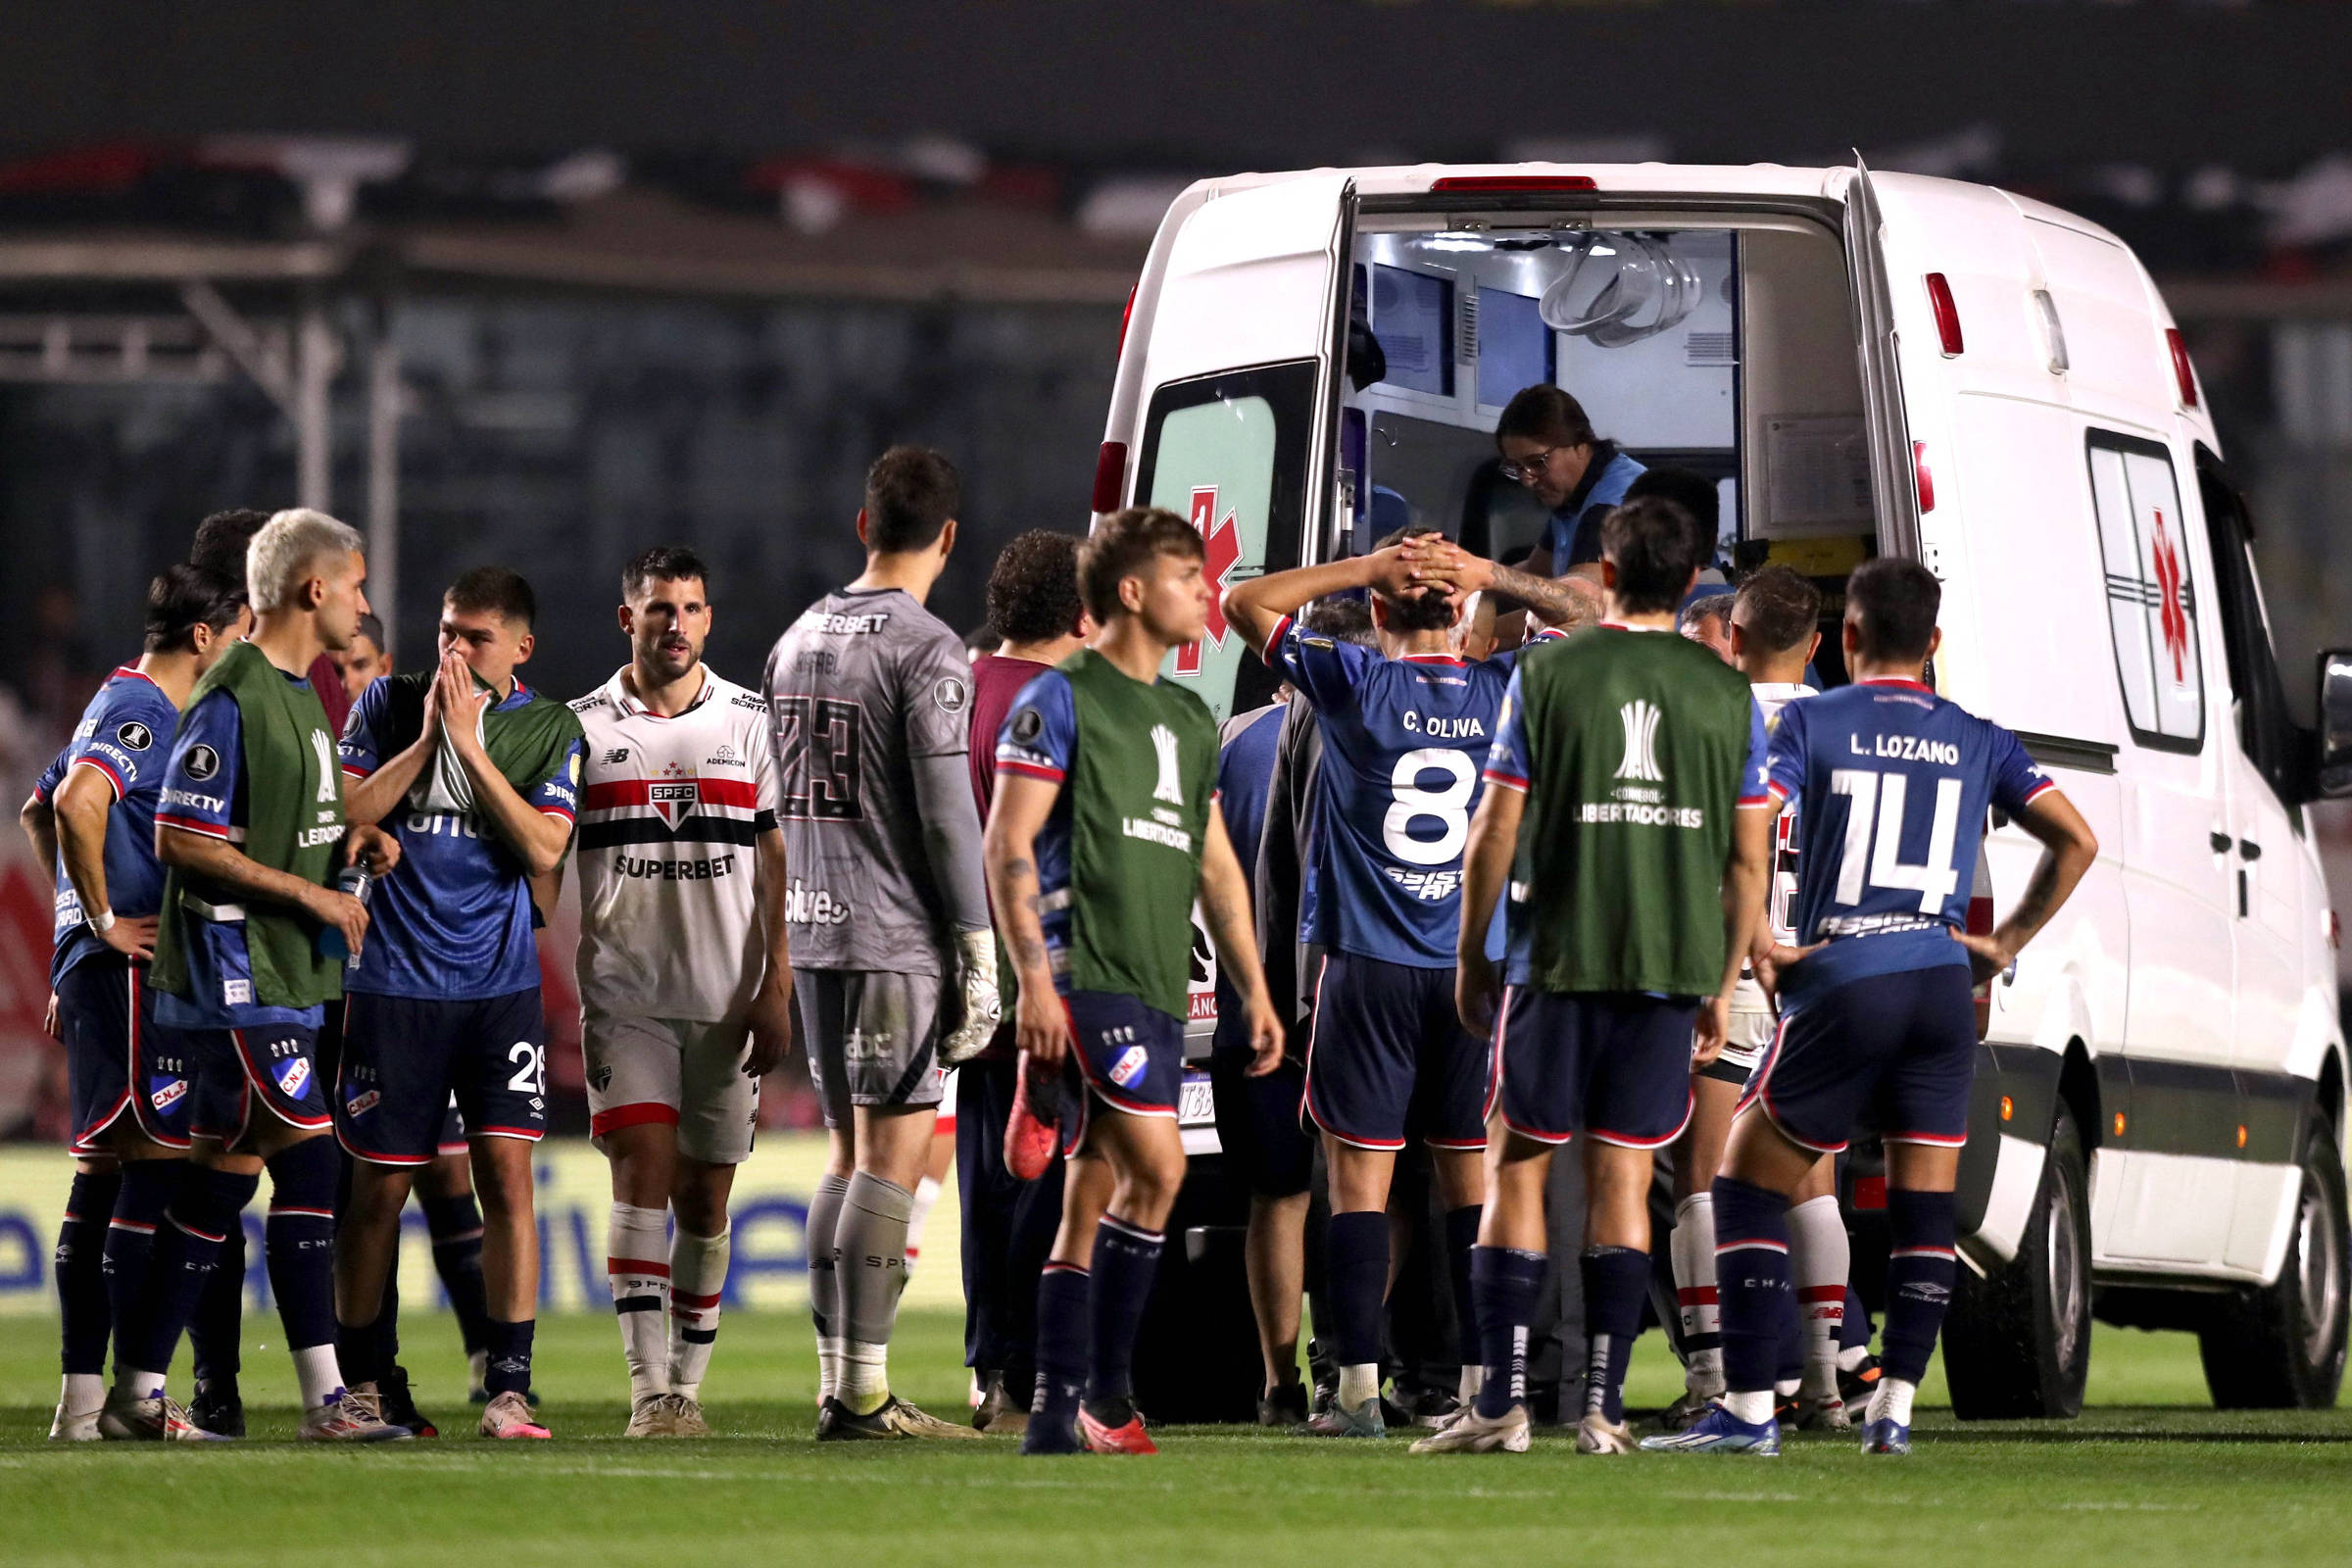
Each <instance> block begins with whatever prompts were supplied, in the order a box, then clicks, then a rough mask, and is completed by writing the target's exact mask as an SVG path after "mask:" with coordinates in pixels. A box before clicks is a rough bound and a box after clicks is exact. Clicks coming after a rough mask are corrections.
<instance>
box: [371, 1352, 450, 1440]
mask: <svg viewBox="0 0 2352 1568" xmlns="http://www.w3.org/2000/svg"><path fill="white" fill-rule="evenodd" d="M375 1397H376V1410H377V1412H378V1413H379V1414H381V1415H382V1416H383V1418H384V1419H385V1420H386V1421H389V1422H391V1423H392V1424H393V1425H394V1426H396V1427H407V1428H408V1429H409V1431H410V1432H411V1433H413V1434H415V1435H416V1436H417V1437H419V1438H437V1437H439V1436H440V1435H441V1429H440V1428H439V1427H437V1426H435V1425H433V1422H432V1418H431V1417H430V1416H428V1415H426V1414H425V1413H424V1412H423V1411H422V1410H419V1409H417V1400H416V1399H415V1397H412V1396H411V1395H410V1393H409V1370H408V1368H407V1367H404V1366H395V1367H393V1368H392V1369H391V1370H390V1371H388V1372H386V1373H385V1374H384V1377H383V1381H382V1382H380V1383H378V1384H377V1385H376V1386H375Z"/></svg>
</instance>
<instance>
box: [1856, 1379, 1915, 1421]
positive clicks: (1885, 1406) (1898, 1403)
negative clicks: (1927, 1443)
mask: <svg viewBox="0 0 2352 1568" xmlns="http://www.w3.org/2000/svg"><path fill="white" fill-rule="evenodd" d="M1917 1393H1919V1385H1918V1384H1916V1383H1905V1382H1904V1381H1903V1380H1902V1379H1901V1378H1881V1379H1879V1386H1878V1388H1877V1389H1876V1390H1875V1391H1874V1392H1873V1393H1872V1394H1871V1397H1870V1408H1869V1409H1868V1410H1867V1411H1866V1412H1865V1413H1864V1415H1863V1417H1862V1419H1863V1420H1864V1421H1865V1422H1870V1421H1891V1422H1893V1423H1894V1424H1895V1425H1896V1426H1898V1427H1907V1426H1909V1425H1910V1424H1911V1397H1912V1396H1913V1395H1915V1394H1917Z"/></svg>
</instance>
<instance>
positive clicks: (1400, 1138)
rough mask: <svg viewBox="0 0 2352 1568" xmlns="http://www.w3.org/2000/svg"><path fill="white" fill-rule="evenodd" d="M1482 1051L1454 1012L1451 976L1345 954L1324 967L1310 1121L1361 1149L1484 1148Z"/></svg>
mask: <svg viewBox="0 0 2352 1568" xmlns="http://www.w3.org/2000/svg"><path fill="white" fill-rule="evenodd" d="M1486 1099H1487V1048H1486V1046H1485V1045H1484V1044H1483V1043H1481V1042H1480V1040H1479V1038H1478V1037H1477V1036H1476V1035H1473V1034H1471V1033H1470V1032H1469V1031H1467V1030H1465V1029H1464V1028H1463V1027H1462V1024H1461V1019H1460V1017H1459V1016H1458V1015H1457V1014H1456V1013H1455V1012H1454V1005H1453V970H1452V969H1451V968H1445V969H1423V968H1416V967H1414V966H1412V965H1410V964H1402V963H1389V962H1385V961H1383V960H1382V959H1379V958H1366V957H1361V956H1356V955H1354V954H1348V953H1337V952H1335V953H1333V954H1332V955H1330V956H1328V957H1326V958H1325V959H1324V960H1323V974H1322V978H1321V979H1320V980H1319V981H1317V983H1316V986H1315V1028H1314V1033H1313V1035H1312V1037H1311V1038H1310V1039H1309V1041H1308V1045H1307V1056H1306V1113H1307V1115H1309V1116H1310V1117H1312V1118H1313V1119H1314V1123H1315V1125H1316V1126H1317V1127H1320V1128H1322V1129H1323V1131H1325V1132H1327V1133H1329V1134H1331V1136H1332V1137H1334V1138H1337V1139H1338V1140H1339V1141H1340V1142H1341V1143H1343V1144H1352V1145H1354V1146H1355V1147H1356V1148H1358V1149H1374V1150H1397V1149H1402V1148H1403V1147H1404V1145H1405V1140H1406V1138H1407V1137H1408V1136H1417V1137H1419V1138H1420V1140H1421V1141H1422V1142H1423V1143H1425V1144H1427V1145H1429V1146H1430V1147H1431V1148H1432V1149H1458V1150H1480V1149H1484V1148H1486V1147H1487V1106H1486Z"/></svg>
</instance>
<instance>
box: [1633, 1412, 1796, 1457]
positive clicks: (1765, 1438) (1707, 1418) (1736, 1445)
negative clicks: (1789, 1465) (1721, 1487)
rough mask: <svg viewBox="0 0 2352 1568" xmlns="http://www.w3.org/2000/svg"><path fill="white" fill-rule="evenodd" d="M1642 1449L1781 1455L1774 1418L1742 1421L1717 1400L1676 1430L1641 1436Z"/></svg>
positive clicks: (1765, 1455) (1758, 1455) (1779, 1435)
mask: <svg viewBox="0 0 2352 1568" xmlns="http://www.w3.org/2000/svg"><path fill="white" fill-rule="evenodd" d="M1642 1451H1643V1452H1645V1453H1752V1454H1754V1455H1755V1456H1756V1457H1757V1458H1759V1459H1777V1458H1779V1457H1780V1456H1781V1424H1780V1423H1779V1422H1778V1421H1742V1420H1740V1418H1739V1417H1738V1416H1736V1415H1734V1414H1732V1412H1731V1411H1730V1410H1728V1409H1726V1408H1725V1407H1724V1406H1722V1405H1720V1404H1717V1405H1713V1406H1710V1407H1709V1408H1708V1410H1707V1413H1706V1414H1704V1415H1702V1416H1700V1417H1699V1418H1698V1419H1697V1420H1696V1421H1694V1422H1692V1423H1691V1425H1690V1426H1688V1427H1686V1428H1685V1429H1684V1430H1682V1431H1680V1432H1661V1433H1659V1434H1658V1435H1657V1436H1656V1437H1654V1438H1643V1439H1642Z"/></svg>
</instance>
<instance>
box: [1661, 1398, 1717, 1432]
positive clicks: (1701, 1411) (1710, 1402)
mask: <svg viewBox="0 0 2352 1568" xmlns="http://www.w3.org/2000/svg"><path fill="white" fill-rule="evenodd" d="M1714 1407H1715V1396H1713V1395H1707V1394H1700V1393H1699V1392H1698V1391H1697V1390H1695V1389H1685V1390H1684V1391H1683V1394H1682V1397H1681V1398H1678V1399H1676V1400H1675V1401H1674V1402H1673V1403H1672V1404H1670V1405H1668V1406H1667V1407H1666V1409H1665V1411H1664V1413H1662V1414H1661V1415H1660V1416H1659V1417H1658V1424H1659V1425H1660V1426H1662V1427H1664V1428H1665V1429H1666V1430H1667V1431H1669V1432H1688V1431H1689V1430H1690V1429H1691V1427H1692V1426H1693V1425H1695V1424H1696V1423H1698V1422H1700V1421H1702V1420H1704V1419H1706V1414H1707V1412H1708V1411H1709V1410H1711V1409H1713V1408H1714Z"/></svg>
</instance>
